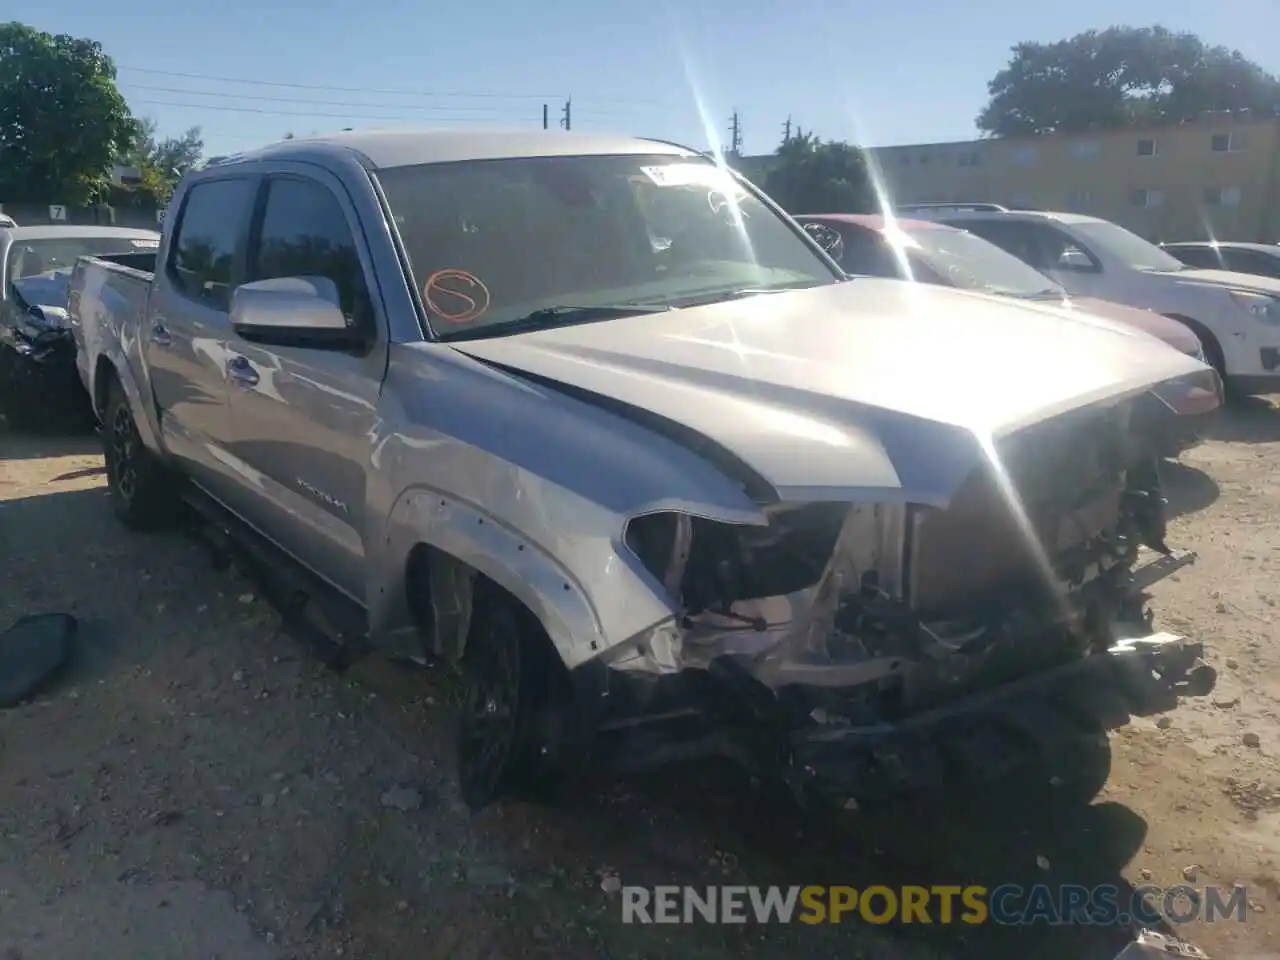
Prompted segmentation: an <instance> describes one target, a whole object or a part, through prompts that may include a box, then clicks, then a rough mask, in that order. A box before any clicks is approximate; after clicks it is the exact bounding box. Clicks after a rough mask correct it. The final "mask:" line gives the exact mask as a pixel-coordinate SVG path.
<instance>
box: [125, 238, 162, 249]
mask: <svg viewBox="0 0 1280 960" xmlns="http://www.w3.org/2000/svg"><path fill="white" fill-rule="evenodd" d="M129 242H130V243H132V244H133V245H134V246H135V247H138V248H139V249H141V250H156V249H158V248H159V246H160V241H159V240H130V241H129Z"/></svg>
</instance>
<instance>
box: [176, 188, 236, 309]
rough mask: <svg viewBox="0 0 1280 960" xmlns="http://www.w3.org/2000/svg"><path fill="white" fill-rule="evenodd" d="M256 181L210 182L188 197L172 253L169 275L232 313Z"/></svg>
mask: <svg viewBox="0 0 1280 960" xmlns="http://www.w3.org/2000/svg"><path fill="white" fill-rule="evenodd" d="M252 202H253V183H252V181H250V180H243V179H241V180H207V181H205V182H204V183H199V184H196V186H194V187H192V188H191V190H190V191H189V192H188V193H187V196H186V199H185V200H184V201H183V204H182V212H181V214H180V216H179V219H178V232H177V236H175V237H174V239H173V243H172V245H171V249H170V253H169V273H170V277H171V278H172V280H173V282H174V284H175V286H177V288H178V290H179V291H181V292H182V293H183V294H185V295H186V296H188V297H191V298H192V299H193V300H198V301H200V302H201V303H203V304H205V305H206V306H209V307H212V308H214V309H215V310H221V311H223V312H226V311H227V310H228V309H230V303H231V288H232V286H233V275H234V273H235V263H236V248H237V246H238V244H239V241H240V233H241V228H242V227H243V225H244V223H245V218H246V214H247V213H248V210H249V205H250V204H251V203H252Z"/></svg>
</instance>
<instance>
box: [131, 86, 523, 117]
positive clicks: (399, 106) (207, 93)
mask: <svg viewBox="0 0 1280 960" xmlns="http://www.w3.org/2000/svg"><path fill="white" fill-rule="evenodd" d="M120 86H122V87H128V88H130V89H133V90H150V91H154V92H156V93H178V94H186V95H187V96H193V97H229V98H231V99H233V100H257V101H266V102H270V103H300V104H314V105H315V106H317V107H356V108H358V109H370V110H442V109H443V110H466V111H471V112H475V111H484V112H493V111H503V110H513V109H517V108H515V107H503V106H475V107H468V106H461V105H458V104H438V105H426V104H424V105H422V106H419V105H417V104H412V103H353V102H351V101H350V100H309V99H305V98H303V97H267V96H262V95H261V94H252V93H226V92H223V91H214V90H191V89H184V88H182V87H154V86H151V85H150V84H145V83H122V84H120Z"/></svg>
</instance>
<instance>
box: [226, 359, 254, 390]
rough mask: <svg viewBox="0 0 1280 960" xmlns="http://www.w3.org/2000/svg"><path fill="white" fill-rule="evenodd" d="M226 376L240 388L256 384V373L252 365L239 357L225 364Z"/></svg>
mask: <svg viewBox="0 0 1280 960" xmlns="http://www.w3.org/2000/svg"><path fill="white" fill-rule="evenodd" d="M227 376H229V377H230V378H231V379H232V380H234V381H235V382H236V383H238V384H239V385H240V386H242V387H252V386H255V385H256V384H257V382H258V371H257V370H255V369H253V364H251V363H250V362H249V361H248V360H247V359H245V358H244V357H240V356H235V357H232V358H231V362H230V363H228V364H227Z"/></svg>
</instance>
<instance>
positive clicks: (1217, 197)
mask: <svg viewBox="0 0 1280 960" xmlns="http://www.w3.org/2000/svg"><path fill="white" fill-rule="evenodd" d="M1204 203H1205V206H1207V207H1238V206H1240V188H1239V187H1205V188H1204Z"/></svg>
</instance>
